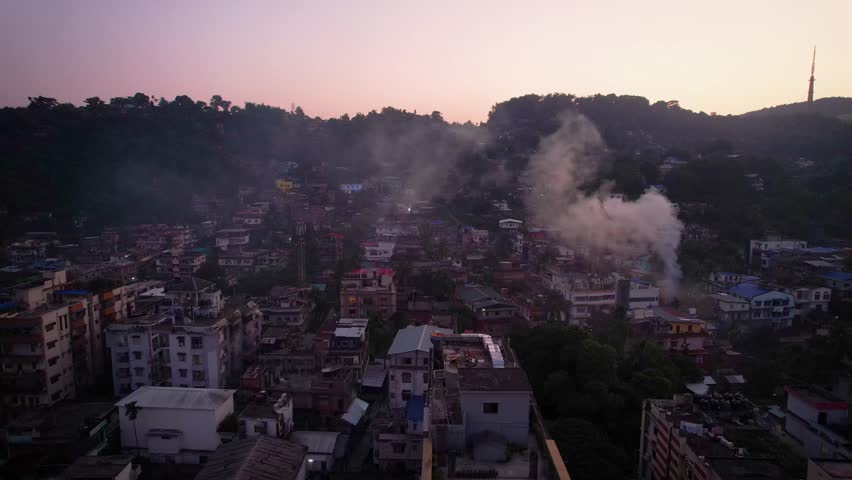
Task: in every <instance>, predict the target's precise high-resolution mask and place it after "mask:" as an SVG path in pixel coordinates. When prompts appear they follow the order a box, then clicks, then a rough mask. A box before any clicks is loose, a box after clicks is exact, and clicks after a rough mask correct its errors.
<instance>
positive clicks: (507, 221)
mask: <svg viewBox="0 0 852 480" xmlns="http://www.w3.org/2000/svg"><path fill="white" fill-rule="evenodd" d="M497 223H498V224H499V226H500V228H502V229H503V230H518V229H520V228H521V227H523V226H524V222H523V221H521V220H516V219H514V218H504V219H503V220H500V221H499V222H497Z"/></svg>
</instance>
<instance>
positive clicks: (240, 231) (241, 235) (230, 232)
mask: <svg viewBox="0 0 852 480" xmlns="http://www.w3.org/2000/svg"><path fill="white" fill-rule="evenodd" d="M250 235H251V234H250V233H249V230H248V229H245V228H226V229H224V230H219V231H218V232H216V248H218V249H220V250H229V249H232V248H244V247H247V246H248V244H249V239H250V238H251V237H250Z"/></svg>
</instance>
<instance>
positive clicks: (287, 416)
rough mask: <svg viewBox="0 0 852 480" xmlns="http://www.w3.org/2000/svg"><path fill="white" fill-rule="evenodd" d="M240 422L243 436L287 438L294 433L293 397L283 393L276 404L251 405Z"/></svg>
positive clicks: (241, 413) (243, 412) (242, 414)
mask: <svg viewBox="0 0 852 480" xmlns="http://www.w3.org/2000/svg"><path fill="white" fill-rule="evenodd" d="M238 420H239V425H240V433H241V434H242V435H243V436H246V437H256V436H258V435H268V436H271V437H280V438H285V437H287V436H288V435H289V434H290V432H292V431H293V397H291V396H290V395H288V394H286V393H283V394H281V396H280V397H279V398H278V400H276V401H275V402H270V403H265V402H264V403H251V404H249V405H248V406H247V407H246V408H245V409H243V411H242V412H240V415H239V418H238Z"/></svg>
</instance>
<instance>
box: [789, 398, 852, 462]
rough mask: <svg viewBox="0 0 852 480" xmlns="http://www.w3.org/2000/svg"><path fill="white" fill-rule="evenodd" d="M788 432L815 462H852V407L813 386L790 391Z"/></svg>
mask: <svg viewBox="0 0 852 480" xmlns="http://www.w3.org/2000/svg"><path fill="white" fill-rule="evenodd" d="M786 413H787V415H786V416H785V417H784V421H785V424H784V430H785V431H786V432H787V433H788V434H789V435H790V436H791V437H793V438H795V439H796V440H797V441H798V442H799V443H800V444H801V447H802V450H803V451H804V453H805V455H807V456H808V457H811V458H835V459H837V458H841V459H847V460H848V459H852V445H850V442H849V429H850V426H852V424H850V422H849V404H848V403H847V402H846V401H844V400H843V399H842V398H840V397H838V396H836V395H834V394H832V393H831V392H828V391H826V390H823V389H821V388H818V387H815V386H811V385H798V386H792V387H787V412H786Z"/></svg>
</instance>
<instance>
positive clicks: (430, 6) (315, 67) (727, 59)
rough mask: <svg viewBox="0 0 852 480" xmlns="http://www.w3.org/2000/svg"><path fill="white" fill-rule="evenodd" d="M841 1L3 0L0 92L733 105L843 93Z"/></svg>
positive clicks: (351, 107)
mask: <svg viewBox="0 0 852 480" xmlns="http://www.w3.org/2000/svg"><path fill="white" fill-rule="evenodd" d="M850 19H852V1H850V0H819V1H815V2H803V1H801V0H796V1H786V0H736V1H729V0H715V1H705V2H688V1H683V0H645V1H634V0H630V1H628V0H624V1H613V0H590V1H582V2H578V1H570V0H563V1H506V2H502V1H495V0H492V1H485V0H483V1H464V0H456V1H440V0H433V1H425V2H423V1H421V2H414V1H405V0H397V1H362V2H354V1H331V0H329V1H323V0H306V1H302V2H290V1H284V0H279V1H254V0H231V1H214V0H207V1H189V0H172V1H159V0H133V1H129V0H127V1H125V0H104V1H95V0H64V1H60V0H54V1H49V0H5V1H3V2H2V4H0V69H2V72H3V81H2V83H0V105H2V106H19V105H26V103H27V97H28V96H36V95H45V96H50V97H55V98H57V99H59V100H60V101H67V102H72V103H75V104H78V105H79V104H81V103H82V101H83V100H84V99H85V98H86V97H90V96H99V97H101V98H103V99H106V100H108V99H109V98H111V97H115V96H127V95H132V94H133V93H135V92H144V93H146V94H149V95H152V96H156V97H161V96H162V97H166V98H169V99H171V98H174V96H175V95H180V94H187V95H189V96H191V97H192V98H194V99H196V100H204V101H208V100H209V98H210V97H211V96H212V95H214V94H219V95H222V96H223V97H224V98H226V99H228V100H231V101H232V102H233V103H234V104H238V105H241V104H242V103H243V102H245V101H251V102H257V103H266V104H270V105H278V106H282V107H289V106H290V105H291V103H295V104H297V105H300V106H302V108H304V110H305V112H306V113H308V114H309V115H312V116H321V117H329V116H339V115H341V114H343V113H348V114H350V115H352V114H355V113H357V112H368V111H370V110H373V109H380V108H382V107H383V106H395V107H398V108H403V109H407V110H417V111H418V112H421V113H429V112H432V111H433V110H439V111H441V112H443V114H444V116H445V118H447V119H448V120H453V121H466V120H473V121H474V122H477V121H481V120H484V119H485V118H486V117H487V115H488V111H489V109H490V108H491V106H492V105H493V104H495V103H497V102H500V101H503V100H507V99H509V98H511V97H515V96H519V95H523V94H527V93H551V92H565V93H573V94H575V95H592V94H595V93H617V94H633V95H641V96H644V97H647V98H648V99H649V100H651V101H652V102H654V101H657V100H672V99H677V100H679V101H680V103H681V105H682V106H684V107H686V108H690V109H692V110H696V111H698V110H703V111H706V112H718V113H723V114H727V113H733V114H736V113H742V112H746V111H750V110H754V109H757V108H762V107H765V106H771V105H777V104H782V103H791V102H798V101H803V100H805V98H806V94H807V87H808V77H809V75H810V62H811V50H812V48H813V46H814V45H816V46H817V69H816V79H817V80H816V97H817V98H819V97H830V96H852V53H850V47H852V28H850V26H849V25H850V24H849V22H850Z"/></svg>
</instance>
